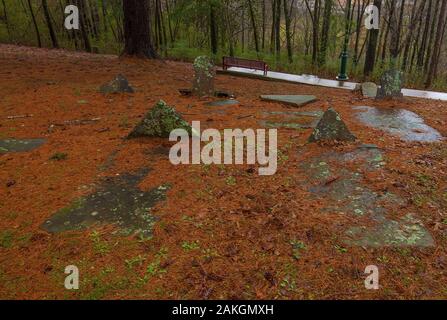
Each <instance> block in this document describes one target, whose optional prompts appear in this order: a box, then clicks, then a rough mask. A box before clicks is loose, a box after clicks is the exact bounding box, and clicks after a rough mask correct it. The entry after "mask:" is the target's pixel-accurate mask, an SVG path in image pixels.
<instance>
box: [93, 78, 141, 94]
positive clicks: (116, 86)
mask: <svg viewBox="0 0 447 320" xmlns="http://www.w3.org/2000/svg"><path fill="white" fill-rule="evenodd" d="M99 91H100V92H101V93H104V94H106V93H133V92H134V89H133V88H132V87H131V86H130V84H129V81H128V80H127V79H126V77H124V76H123V75H122V74H119V75H117V76H116V78H115V79H113V80H112V81H111V82H109V83H106V84H104V85H102V86H101V88H100V89H99Z"/></svg>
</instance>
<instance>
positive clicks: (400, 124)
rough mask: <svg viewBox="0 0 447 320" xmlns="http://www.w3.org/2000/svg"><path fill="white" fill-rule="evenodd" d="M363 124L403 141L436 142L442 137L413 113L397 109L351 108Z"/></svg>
mask: <svg viewBox="0 0 447 320" xmlns="http://www.w3.org/2000/svg"><path fill="white" fill-rule="evenodd" d="M353 109H354V110H356V111H360V112H357V113H356V117H357V119H359V120H360V121H361V122H362V123H363V124H365V125H367V126H370V127H373V128H376V129H380V130H383V131H385V132H387V133H390V134H392V135H395V136H398V137H400V139H402V140H404V141H419V142H438V141H441V140H443V137H442V135H441V134H440V133H439V132H438V131H437V130H435V129H433V128H432V127H430V126H428V125H426V124H425V122H424V119H422V118H421V117H420V116H419V115H417V114H416V113H414V112H411V111H409V110H406V109H397V108H376V107H368V106H360V107H354V108H353Z"/></svg>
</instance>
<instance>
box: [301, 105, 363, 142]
mask: <svg viewBox="0 0 447 320" xmlns="http://www.w3.org/2000/svg"><path fill="white" fill-rule="evenodd" d="M355 140H356V137H355V136H354V135H353V134H352V133H351V132H350V131H349V129H348V127H347V126H346V124H345V123H344V122H343V120H342V119H341V117H340V115H339V114H338V112H337V111H335V110H334V109H333V108H329V109H328V110H327V111H326V112H325V113H324V115H323V117H322V118H321V120H320V122H319V123H318V125H317V127H316V128H315V129H314V131H313V132H312V135H311V136H310V137H309V140H308V141H309V143H312V142H319V141H355Z"/></svg>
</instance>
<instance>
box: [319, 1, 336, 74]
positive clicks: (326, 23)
mask: <svg viewBox="0 0 447 320" xmlns="http://www.w3.org/2000/svg"><path fill="white" fill-rule="evenodd" d="M332 5H333V0H325V1H324V13H323V27H322V29H321V45H320V52H319V57H318V65H319V66H320V67H321V66H324V65H325V64H326V56H327V47H328V40H329V28H330V26H331V15H332Z"/></svg>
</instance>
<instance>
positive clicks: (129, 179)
mask: <svg viewBox="0 0 447 320" xmlns="http://www.w3.org/2000/svg"><path fill="white" fill-rule="evenodd" d="M148 171H149V170H147V169H141V170H139V171H138V172H136V173H134V174H122V175H120V176H116V177H111V178H107V179H105V180H104V181H102V182H100V183H99V184H98V186H97V187H96V190H95V192H93V193H92V194H90V195H87V196H85V197H82V198H79V199H77V200H75V201H74V202H73V203H72V204H71V205H70V206H68V207H66V208H63V209H61V210H59V211H58V212H56V213H55V214H54V215H53V216H52V217H51V218H49V219H48V220H47V221H45V222H44V223H43V224H42V225H41V228H42V229H44V230H46V231H48V232H50V233H60V232H64V231H70V230H83V229H86V228H89V227H94V226H96V225H104V224H114V225H116V226H117V227H119V232H120V233H122V234H125V235H129V234H134V233H138V234H140V235H143V236H145V237H148V236H150V235H151V233H152V228H153V225H154V223H155V221H156V219H155V217H154V215H153V214H152V213H151V209H152V208H153V207H154V206H155V205H156V204H157V203H158V202H160V201H163V200H165V198H166V191H167V190H168V189H169V185H162V186H159V187H157V188H154V189H151V190H149V191H142V190H140V189H139V188H138V184H139V183H140V181H141V180H142V179H143V178H144V177H145V176H146V175H147V173H148Z"/></svg>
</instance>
